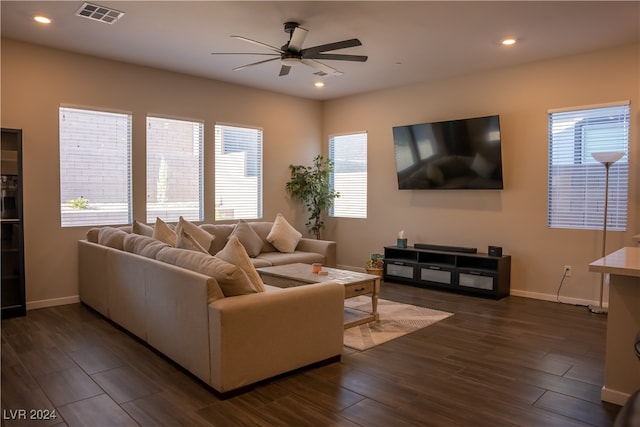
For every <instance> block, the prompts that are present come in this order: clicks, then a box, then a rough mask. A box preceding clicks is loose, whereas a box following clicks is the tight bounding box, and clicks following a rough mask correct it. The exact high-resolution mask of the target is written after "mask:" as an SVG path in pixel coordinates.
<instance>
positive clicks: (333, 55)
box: [303, 53, 369, 62]
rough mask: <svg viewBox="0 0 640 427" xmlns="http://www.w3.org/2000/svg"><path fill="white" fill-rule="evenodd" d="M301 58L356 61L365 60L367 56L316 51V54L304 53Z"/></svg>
mask: <svg viewBox="0 0 640 427" xmlns="http://www.w3.org/2000/svg"><path fill="white" fill-rule="evenodd" d="M303 58H306V59H326V60H331V61H357V62H366V60H367V59H368V58H369V57H368V56H363V55H341V54H337V53H318V54H316V55H311V56H309V55H304V56H303Z"/></svg>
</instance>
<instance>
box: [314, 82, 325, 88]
mask: <svg viewBox="0 0 640 427" xmlns="http://www.w3.org/2000/svg"><path fill="white" fill-rule="evenodd" d="M313 85H314V86H315V87H324V82H315V83H314V84H313Z"/></svg>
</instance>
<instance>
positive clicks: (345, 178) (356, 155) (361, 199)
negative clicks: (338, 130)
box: [329, 133, 367, 218]
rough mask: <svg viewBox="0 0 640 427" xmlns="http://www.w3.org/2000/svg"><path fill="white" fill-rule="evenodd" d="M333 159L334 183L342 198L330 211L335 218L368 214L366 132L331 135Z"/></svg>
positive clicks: (331, 155)
mask: <svg viewBox="0 0 640 427" xmlns="http://www.w3.org/2000/svg"><path fill="white" fill-rule="evenodd" d="M329 159H330V160H332V161H333V173H332V174H331V186H332V188H333V190H334V191H336V192H337V193H339V194H340V197H338V198H336V199H334V203H333V208H332V209H331V211H330V212H329V214H330V215H331V216H334V217H346V218H366V217H367V134H366V133H353V134H348V135H335V136H332V137H330V138H329Z"/></svg>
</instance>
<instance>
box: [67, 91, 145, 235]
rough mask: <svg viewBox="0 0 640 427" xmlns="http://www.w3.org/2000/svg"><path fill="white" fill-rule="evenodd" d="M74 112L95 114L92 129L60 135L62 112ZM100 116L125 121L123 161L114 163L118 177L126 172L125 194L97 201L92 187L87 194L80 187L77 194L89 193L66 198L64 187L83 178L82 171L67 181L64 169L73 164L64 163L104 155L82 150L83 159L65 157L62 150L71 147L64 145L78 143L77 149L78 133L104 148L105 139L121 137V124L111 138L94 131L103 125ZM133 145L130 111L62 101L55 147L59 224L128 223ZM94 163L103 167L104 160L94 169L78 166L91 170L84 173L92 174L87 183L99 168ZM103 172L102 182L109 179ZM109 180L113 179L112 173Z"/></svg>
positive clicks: (100, 157) (81, 162)
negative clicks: (57, 168)
mask: <svg viewBox="0 0 640 427" xmlns="http://www.w3.org/2000/svg"><path fill="white" fill-rule="evenodd" d="M73 112H76V113H78V114H95V117H93V118H92V119H93V120H94V123H92V125H93V126H94V128H93V129H91V130H89V131H87V132H85V133H84V134H81V133H80V132H78V133H77V134H74V135H73V136H72V135H71V134H70V135H63V132H65V129H66V127H65V126H63V120H65V115H68V114H71V113H73ZM101 116H102V118H103V120H104V119H106V118H108V117H111V118H112V119H114V120H116V119H120V120H125V124H124V137H125V140H124V149H125V153H124V155H122V156H121V158H120V159H119V161H121V162H122V163H121V164H116V163H115V162H114V163H113V165H117V166H119V168H118V167H117V168H116V176H120V174H121V173H122V171H123V170H124V171H126V181H125V183H124V186H125V187H126V189H125V192H126V195H124V197H122V199H121V200H120V201H118V202H104V201H99V202H96V201H95V198H93V196H91V195H89V194H91V193H94V192H95V191H96V190H95V189H93V188H90V189H89V193H86V191H82V190H80V193H85V194H87V195H88V197H84V196H85V194H79V196H80V197H77V198H73V199H69V198H68V197H69V196H66V193H69V189H68V188H66V186H67V185H71V184H73V182H74V181H75V182H80V181H82V179H81V178H82V175H81V174H80V175H79V176H80V177H81V178H80V179H78V178H75V179H73V180H69V182H67V181H66V178H67V177H66V175H67V174H66V169H71V170H72V169H73V168H74V167H76V166H73V165H71V166H68V165H64V166H63V162H65V161H71V162H74V161H75V162H76V163H78V164H84V163H85V161H86V158H87V157H88V158H91V157H94V158H99V159H104V158H105V156H104V155H102V156H100V155H99V154H98V153H95V154H93V155H88V154H86V153H85V157H84V158H83V157H79V158H77V159H75V160H68V159H65V155H66V154H65V153H66V151H67V150H68V149H69V148H70V147H68V146H67V144H68V143H70V142H71V143H76V144H77V145H76V146H77V147H78V148H79V147H80V146H79V140H78V135H80V136H81V140H86V141H87V142H92V143H100V144H101V146H103V147H104V146H105V145H104V143H105V142H107V143H110V142H114V141H115V143H116V144H117V143H118V139H119V138H121V137H122V135H119V134H117V132H118V131H122V130H123V129H122V128H121V127H120V126H121V125H122V124H116V131H115V132H116V134H115V135H111V136H110V138H111V139H110V140H108V139H105V133H104V131H103V130H100V131H98V130H96V129H97V128H98V126H100V125H103V126H104V121H103V122H102V123H99V122H98V121H99V119H100V117H101ZM85 129H86V128H85ZM67 139H68V141H67ZM95 148H96V149H99V147H95ZM132 148H133V114H132V113H131V112H130V111H122V110H116V109H105V108H96V107H84V106H76V105H65V104H61V105H60V106H59V108H58V150H59V159H58V167H59V173H60V175H59V189H60V226H61V227H63V228H67V227H86V226H90V227H91V226H112V225H122V224H130V223H131V221H132V218H133V200H132V193H133V173H132ZM87 149H89V148H87ZM97 165H100V166H106V165H107V163H106V162H104V161H98V162H95V164H94V167H93V168H92V167H91V166H89V167H87V168H84V169H81V171H82V170H87V171H88V172H90V174H85V175H86V176H85V178H86V177H88V176H89V175H91V177H92V178H93V180H89V181H90V182H91V181H93V182H96V178H95V172H96V170H100V168H98V167H97ZM110 170H111V169H104V170H103V171H105V172H108V171H110ZM105 175H107V176H106V177H105V176H103V177H102V179H103V180H104V181H109V180H110V178H109V177H108V173H107V174H105ZM70 176H73V177H76V176H78V175H70ZM101 176H102V175H101ZM99 179H100V178H98V180H99ZM111 179H113V175H112V177H111ZM98 191H99V190H98ZM73 193H74V194H75V193H76V191H73ZM94 194H95V193H94ZM120 196H123V195H120ZM82 198H84V199H86V203H87V206H86V207H84V206H82V205H83V203H80V202H81V200H80V199H82ZM92 199H93V200H94V201H93V202H92V201H91V200H92ZM74 200H75V201H77V202H76V204H75V206H76V207H75V208H74V207H73V206H74V204H73V203H72V201H74ZM123 205H124V206H125V209H124V214H123V212H122V206H123ZM114 207H115V209H114ZM101 210H102V213H101V212H100V211H101Z"/></svg>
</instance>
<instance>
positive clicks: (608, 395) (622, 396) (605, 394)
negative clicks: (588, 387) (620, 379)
mask: <svg viewBox="0 0 640 427" xmlns="http://www.w3.org/2000/svg"><path fill="white" fill-rule="evenodd" d="M630 396H631V395H630V394H629V393H623V392H621V391H618V390H612V389H610V388H606V387H602V391H601V392H600V399H602V400H604V401H605V402H609V403H614V404H616V405H620V406H624V404H625V403H627V400H629V397H630Z"/></svg>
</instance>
